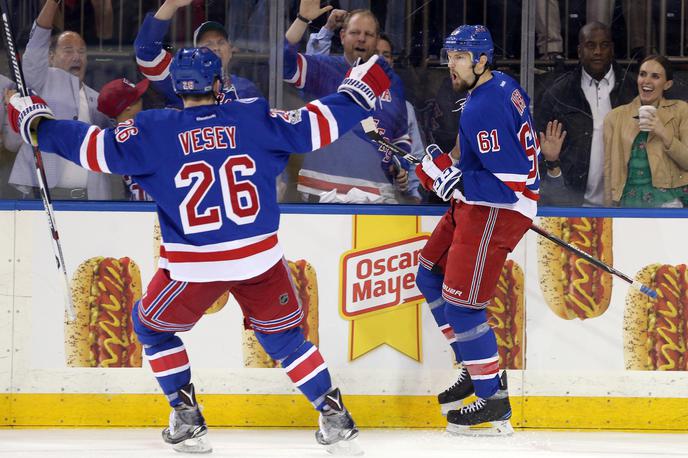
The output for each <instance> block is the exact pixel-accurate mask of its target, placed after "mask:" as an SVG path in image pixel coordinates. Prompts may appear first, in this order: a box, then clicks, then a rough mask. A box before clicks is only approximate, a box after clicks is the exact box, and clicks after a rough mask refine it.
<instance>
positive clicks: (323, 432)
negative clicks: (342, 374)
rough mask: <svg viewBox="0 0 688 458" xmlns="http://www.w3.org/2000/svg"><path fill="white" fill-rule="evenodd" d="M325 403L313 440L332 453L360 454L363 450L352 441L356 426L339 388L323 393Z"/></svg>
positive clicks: (356, 432)
mask: <svg viewBox="0 0 688 458" xmlns="http://www.w3.org/2000/svg"><path fill="white" fill-rule="evenodd" d="M325 405H326V407H325V409H323V411H322V412H321V413H320V419H319V420H318V424H319V425H320V428H319V429H318V430H317V431H316V432H315V440H317V441H318V444H320V445H324V446H325V450H327V451H328V452H329V453H331V454H333V455H362V454H363V451H362V450H361V448H360V447H359V446H358V444H357V443H356V441H354V439H355V438H356V436H358V428H356V423H354V419H353V418H351V414H349V411H348V410H346V407H344V403H343V402H342V395H341V393H340V392H339V388H335V389H334V390H332V391H330V392H329V393H327V394H326V395H325Z"/></svg>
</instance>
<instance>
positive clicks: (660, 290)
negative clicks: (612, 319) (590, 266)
mask: <svg viewBox="0 0 688 458" xmlns="http://www.w3.org/2000/svg"><path fill="white" fill-rule="evenodd" d="M635 279H636V280H638V281H641V282H643V284H644V285H648V286H649V287H651V288H653V289H654V290H655V291H657V299H651V298H650V297H648V296H646V295H644V294H643V293H641V292H640V291H636V290H635V289H632V288H629V289H628V293H627V295H626V308H625V309H624V325H623V326H624V328H623V331H624V332H623V345H624V362H625V365H626V369H631V370H647V371H654V370H659V371H685V370H688V350H687V349H686V348H687V346H688V272H687V270H686V265H685V264H680V265H677V266H671V265H666V264H651V265H648V266H646V267H644V268H643V269H641V270H640V272H638V273H637V274H636V276H635Z"/></svg>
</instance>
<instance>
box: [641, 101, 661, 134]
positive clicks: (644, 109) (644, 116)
mask: <svg viewBox="0 0 688 458" xmlns="http://www.w3.org/2000/svg"><path fill="white" fill-rule="evenodd" d="M656 111H657V107H655V106H654V105H640V107H639V108H638V128H639V129H640V130H641V131H643V132H649V131H650V128H649V126H648V124H647V121H648V119H650V118H651V117H652V115H653V114H654V113H655V112H656Z"/></svg>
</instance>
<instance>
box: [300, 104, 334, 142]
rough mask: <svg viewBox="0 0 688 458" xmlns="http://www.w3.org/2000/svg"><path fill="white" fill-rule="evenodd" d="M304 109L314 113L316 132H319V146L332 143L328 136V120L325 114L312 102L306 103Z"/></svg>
mask: <svg viewBox="0 0 688 458" xmlns="http://www.w3.org/2000/svg"><path fill="white" fill-rule="evenodd" d="M306 109H307V110H308V111H310V112H311V113H315V116H316V118H317V120H318V132H320V146H321V147H322V146H326V145H329V144H330V143H332V137H330V122H329V121H328V120H327V118H326V117H325V115H323V114H322V112H321V111H320V108H318V107H317V106H316V105H314V104H312V103H308V104H306Z"/></svg>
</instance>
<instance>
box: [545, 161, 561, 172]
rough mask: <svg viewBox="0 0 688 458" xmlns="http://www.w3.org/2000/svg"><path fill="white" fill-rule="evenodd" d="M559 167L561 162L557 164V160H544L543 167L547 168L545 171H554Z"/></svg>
mask: <svg viewBox="0 0 688 458" xmlns="http://www.w3.org/2000/svg"><path fill="white" fill-rule="evenodd" d="M560 166H561V162H559V159H557V160H556V161H548V160H547V159H545V167H547V170H554V169H557V168H559V167H560Z"/></svg>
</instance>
